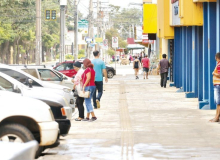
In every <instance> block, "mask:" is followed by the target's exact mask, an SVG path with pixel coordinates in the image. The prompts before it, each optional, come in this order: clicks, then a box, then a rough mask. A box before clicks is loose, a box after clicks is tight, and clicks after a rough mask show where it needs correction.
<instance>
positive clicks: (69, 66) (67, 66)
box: [65, 63, 73, 70]
mask: <svg viewBox="0 0 220 160" xmlns="http://www.w3.org/2000/svg"><path fill="white" fill-rule="evenodd" d="M72 69H73V63H66V65H65V70H72Z"/></svg>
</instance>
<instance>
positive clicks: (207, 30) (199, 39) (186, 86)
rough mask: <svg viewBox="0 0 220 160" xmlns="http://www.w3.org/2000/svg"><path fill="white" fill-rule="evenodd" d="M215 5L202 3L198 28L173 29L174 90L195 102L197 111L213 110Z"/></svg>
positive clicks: (218, 9) (218, 16) (218, 43)
mask: <svg viewBox="0 0 220 160" xmlns="http://www.w3.org/2000/svg"><path fill="white" fill-rule="evenodd" d="M219 1H220V0H218V2H217V3H215V2H212V3H207V2H205V3H204V5H203V12H204V13H203V14H204V15H203V17H204V24H203V26H202V27H200V26H193V27H175V37H174V57H173V58H174V59H173V68H174V70H173V72H174V86H176V87H177V88H180V89H179V90H178V92H186V97H187V98H198V101H199V108H200V109H216V105H215V104H214V92H213V83H212V72H213V70H214V68H215V65H216V62H215V54H216V52H217V51H220V2H219Z"/></svg>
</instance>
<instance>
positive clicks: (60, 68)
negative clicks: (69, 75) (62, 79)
mask: <svg viewBox="0 0 220 160" xmlns="http://www.w3.org/2000/svg"><path fill="white" fill-rule="evenodd" d="M64 68H65V64H61V65H59V66H58V67H57V68H56V70H57V71H63V70H64Z"/></svg>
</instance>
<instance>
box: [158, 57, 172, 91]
mask: <svg viewBox="0 0 220 160" xmlns="http://www.w3.org/2000/svg"><path fill="white" fill-rule="evenodd" d="M162 57H163V59H162V60H160V62H159V66H158V69H160V76H161V82H160V85H161V87H164V88H166V85H167V76H168V69H169V67H170V64H169V61H168V60H167V59H166V57H167V55H166V54H163V55H162Z"/></svg>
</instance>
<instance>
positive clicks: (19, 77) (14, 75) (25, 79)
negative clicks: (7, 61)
mask: <svg viewBox="0 0 220 160" xmlns="http://www.w3.org/2000/svg"><path fill="white" fill-rule="evenodd" d="M0 72H2V73H4V74H7V75H8V76H10V77H12V78H14V79H16V80H17V81H19V82H21V83H23V84H25V85H28V79H31V78H29V77H27V76H26V75H24V74H22V73H19V72H17V71H14V70H11V69H6V68H0ZM32 85H33V86H39V87H42V86H41V85H40V84H39V83H37V82H36V81H33V84H32Z"/></svg>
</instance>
